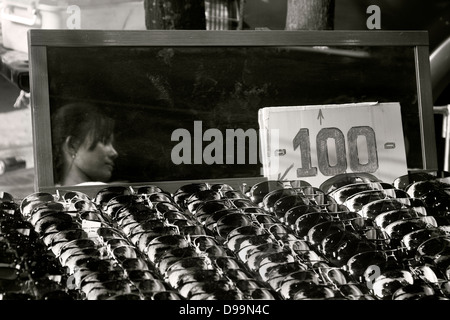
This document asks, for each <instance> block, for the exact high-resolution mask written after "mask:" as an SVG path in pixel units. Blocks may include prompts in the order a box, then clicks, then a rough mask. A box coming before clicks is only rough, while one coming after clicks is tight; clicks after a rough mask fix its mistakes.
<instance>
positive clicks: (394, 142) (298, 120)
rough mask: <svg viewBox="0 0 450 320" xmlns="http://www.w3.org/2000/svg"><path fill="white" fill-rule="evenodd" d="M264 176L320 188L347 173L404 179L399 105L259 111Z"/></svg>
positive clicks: (276, 108) (271, 108) (404, 160)
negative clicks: (295, 181) (338, 175)
mask: <svg viewBox="0 0 450 320" xmlns="http://www.w3.org/2000/svg"><path fill="white" fill-rule="evenodd" d="M259 126H260V138H261V152H262V162H263V174H264V176H265V177H267V178H269V179H280V180H299V179H302V180H306V181H308V182H310V183H312V184H313V185H320V184H321V183H322V182H323V181H325V180H326V179H327V178H329V177H331V176H334V175H337V174H340V173H350V172H367V173H372V174H374V175H375V176H377V177H378V178H379V179H381V180H383V181H393V180H394V179H395V177H396V176H398V174H399V173H401V174H406V173H407V164H406V152H405V142H404V137H403V129H402V121H401V114H400V104H398V103H357V104H344V105H314V106H293V107H284V106H283V107H269V108H263V109H260V111H259Z"/></svg>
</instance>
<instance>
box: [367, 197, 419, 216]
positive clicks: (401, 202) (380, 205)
mask: <svg viewBox="0 0 450 320" xmlns="http://www.w3.org/2000/svg"><path fill="white" fill-rule="evenodd" d="M424 206H425V204H424V203H423V201H421V200H420V199H413V198H385V199H380V200H375V201H371V202H369V203H366V204H364V205H363V206H362V207H361V209H360V210H359V211H358V214H359V215H360V216H362V217H364V218H368V219H372V220H373V219H375V218H376V216H378V215H379V214H382V213H384V212H387V211H392V210H399V209H403V208H411V207H420V208H424ZM425 210H426V209H425Z"/></svg>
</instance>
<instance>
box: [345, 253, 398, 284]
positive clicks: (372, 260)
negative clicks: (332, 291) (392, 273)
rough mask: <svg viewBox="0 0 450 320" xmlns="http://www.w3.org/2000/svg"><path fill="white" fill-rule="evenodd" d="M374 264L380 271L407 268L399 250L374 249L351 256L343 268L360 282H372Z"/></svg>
mask: <svg viewBox="0 0 450 320" xmlns="http://www.w3.org/2000/svg"><path fill="white" fill-rule="evenodd" d="M374 266H375V267H377V268H378V270H379V271H380V273H381V272H382V271H385V270H391V269H403V268H405V267H404V265H403V264H402V259H401V255H400V251H399V250H372V251H364V252H359V253H356V254H355V255H353V256H352V257H350V258H349V259H348V260H347V262H346V264H345V265H344V266H343V270H344V271H346V272H347V273H348V274H349V275H350V276H351V277H352V278H353V279H355V280H356V281H357V282H359V283H372V281H373V279H372V278H371V276H372V274H373V272H374V269H373V267H374Z"/></svg>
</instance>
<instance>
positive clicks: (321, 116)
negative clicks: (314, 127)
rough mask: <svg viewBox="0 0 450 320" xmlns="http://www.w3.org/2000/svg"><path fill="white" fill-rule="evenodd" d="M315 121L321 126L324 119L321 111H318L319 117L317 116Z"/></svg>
mask: <svg viewBox="0 0 450 320" xmlns="http://www.w3.org/2000/svg"><path fill="white" fill-rule="evenodd" d="M317 119H318V120H319V121H320V125H322V120H323V119H325V117H324V116H323V113H322V109H320V110H319V115H318V116H317Z"/></svg>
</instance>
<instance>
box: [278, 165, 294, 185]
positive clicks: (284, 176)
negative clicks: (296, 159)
mask: <svg viewBox="0 0 450 320" xmlns="http://www.w3.org/2000/svg"><path fill="white" fill-rule="evenodd" d="M293 167H294V164H291V165H290V166H289V167H288V168H287V169H286V171H284V173H283V175H281V173H278V181H283V180H284V178H286V176H287V174H288V173H289V171H291V169H292V168H293Z"/></svg>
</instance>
